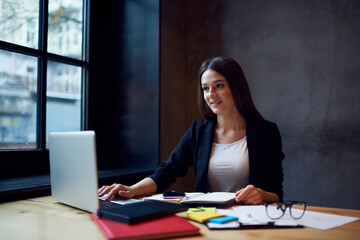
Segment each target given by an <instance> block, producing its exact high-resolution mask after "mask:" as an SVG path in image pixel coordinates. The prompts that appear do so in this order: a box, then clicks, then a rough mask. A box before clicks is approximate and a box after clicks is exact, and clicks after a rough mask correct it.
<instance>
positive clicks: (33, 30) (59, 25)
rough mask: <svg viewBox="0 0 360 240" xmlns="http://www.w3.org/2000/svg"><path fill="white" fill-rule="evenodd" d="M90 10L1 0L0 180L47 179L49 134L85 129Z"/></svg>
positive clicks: (62, 1) (80, 2)
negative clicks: (39, 174)
mask: <svg viewBox="0 0 360 240" xmlns="http://www.w3.org/2000/svg"><path fill="white" fill-rule="evenodd" d="M87 8H88V3H87V1H86V0H0V159H1V160H0V161H1V170H0V180H1V179H3V178H6V177H9V176H11V177H19V176H30V175H34V174H38V173H48V168H47V167H46V166H48V151H47V144H48V133H49V132H52V131H77V130H82V129H86V121H85V120H86V118H85V114H86V111H85V109H86V107H85V106H86V103H85V95H84V92H86V89H85V86H86V84H87V82H88V79H87V78H88V68H89V63H88V57H87V56H88V51H87V49H88V44H87V42H88V39H87V27H86V26H87V22H88V21H87V15H86V14H87V13H88V11H87ZM71 36H77V40H76V41H71V42H70V41H69V38H70V37H71ZM44 158H46V159H44ZM29 159H31V161H29ZM20 163H25V166H24V165H21V164H20ZM44 163H46V164H47V165H46V164H45V167H44V166H41V167H40V165H41V164H44ZM12 165H18V166H19V167H20V168H21V170H19V169H16V168H15V167H10V166H12ZM27 167H28V168H27ZM22 168H26V170H24V169H22ZM39 169H44V171H39ZM17 171H18V172H17ZM19 172H20V173H19ZM0 188H1V184H0ZM0 190H1V189H0Z"/></svg>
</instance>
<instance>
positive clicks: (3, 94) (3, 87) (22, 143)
mask: <svg viewBox="0 0 360 240" xmlns="http://www.w3.org/2000/svg"><path fill="white" fill-rule="evenodd" d="M36 93H37V58H36V57H30V56H26V55H23V54H17V53H13V52H9V51H4V50H0V149H20V148H35V145H36V116H37V115H36V107H37V106H36Z"/></svg>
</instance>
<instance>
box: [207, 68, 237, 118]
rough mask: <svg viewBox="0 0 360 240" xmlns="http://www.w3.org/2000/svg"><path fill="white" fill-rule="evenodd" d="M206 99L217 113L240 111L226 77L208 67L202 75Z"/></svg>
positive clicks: (225, 113)
mask: <svg viewBox="0 0 360 240" xmlns="http://www.w3.org/2000/svg"><path fill="white" fill-rule="evenodd" d="M201 87H202V89H203V94H204V100H205V102H206V103H207V105H208V106H209V108H210V109H211V110H212V111H213V112H214V113H215V114H216V115H227V114H229V113H238V111H237V109H236V106H235V103H234V99H233V96H232V93H231V90H230V87H229V84H228V82H227V81H226V78H225V77H224V76H222V75H221V74H219V73H218V72H216V71H214V70H212V69H207V70H206V71H205V72H204V73H203V75H202V76H201Z"/></svg>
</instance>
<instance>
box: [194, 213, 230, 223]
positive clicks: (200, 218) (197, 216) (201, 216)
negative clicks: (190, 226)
mask: <svg viewBox="0 0 360 240" xmlns="http://www.w3.org/2000/svg"><path fill="white" fill-rule="evenodd" d="M224 216H225V215H224V214H221V213H217V212H205V211H204V212H196V213H188V215H187V218H188V219H191V220H194V221H197V222H201V223H202V222H205V221H207V220H209V219H212V218H217V217H224Z"/></svg>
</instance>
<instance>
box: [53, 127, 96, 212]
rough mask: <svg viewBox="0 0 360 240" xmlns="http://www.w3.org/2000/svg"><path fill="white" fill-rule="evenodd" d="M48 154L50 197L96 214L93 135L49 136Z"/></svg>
mask: <svg viewBox="0 0 360 240" xmlns="http://www.w3.org/2000/svg"><path fill="white" fill-rule="evenodd" d="M49 152H50V177H51V194H52V197H53V198H54V199H55V200H56V201H59V202H62V203H65V204H67V205H70V206H73V207H76V208H80V209H82V210H85V211H88V212H96V210H97V209H98V208H99V200H98V197H97V195H98V194H97V192H98V176H97V165H96V164H97V161H96V142H95V132H94V131H81V132H58V133H50V134H49Z"/></svg>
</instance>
